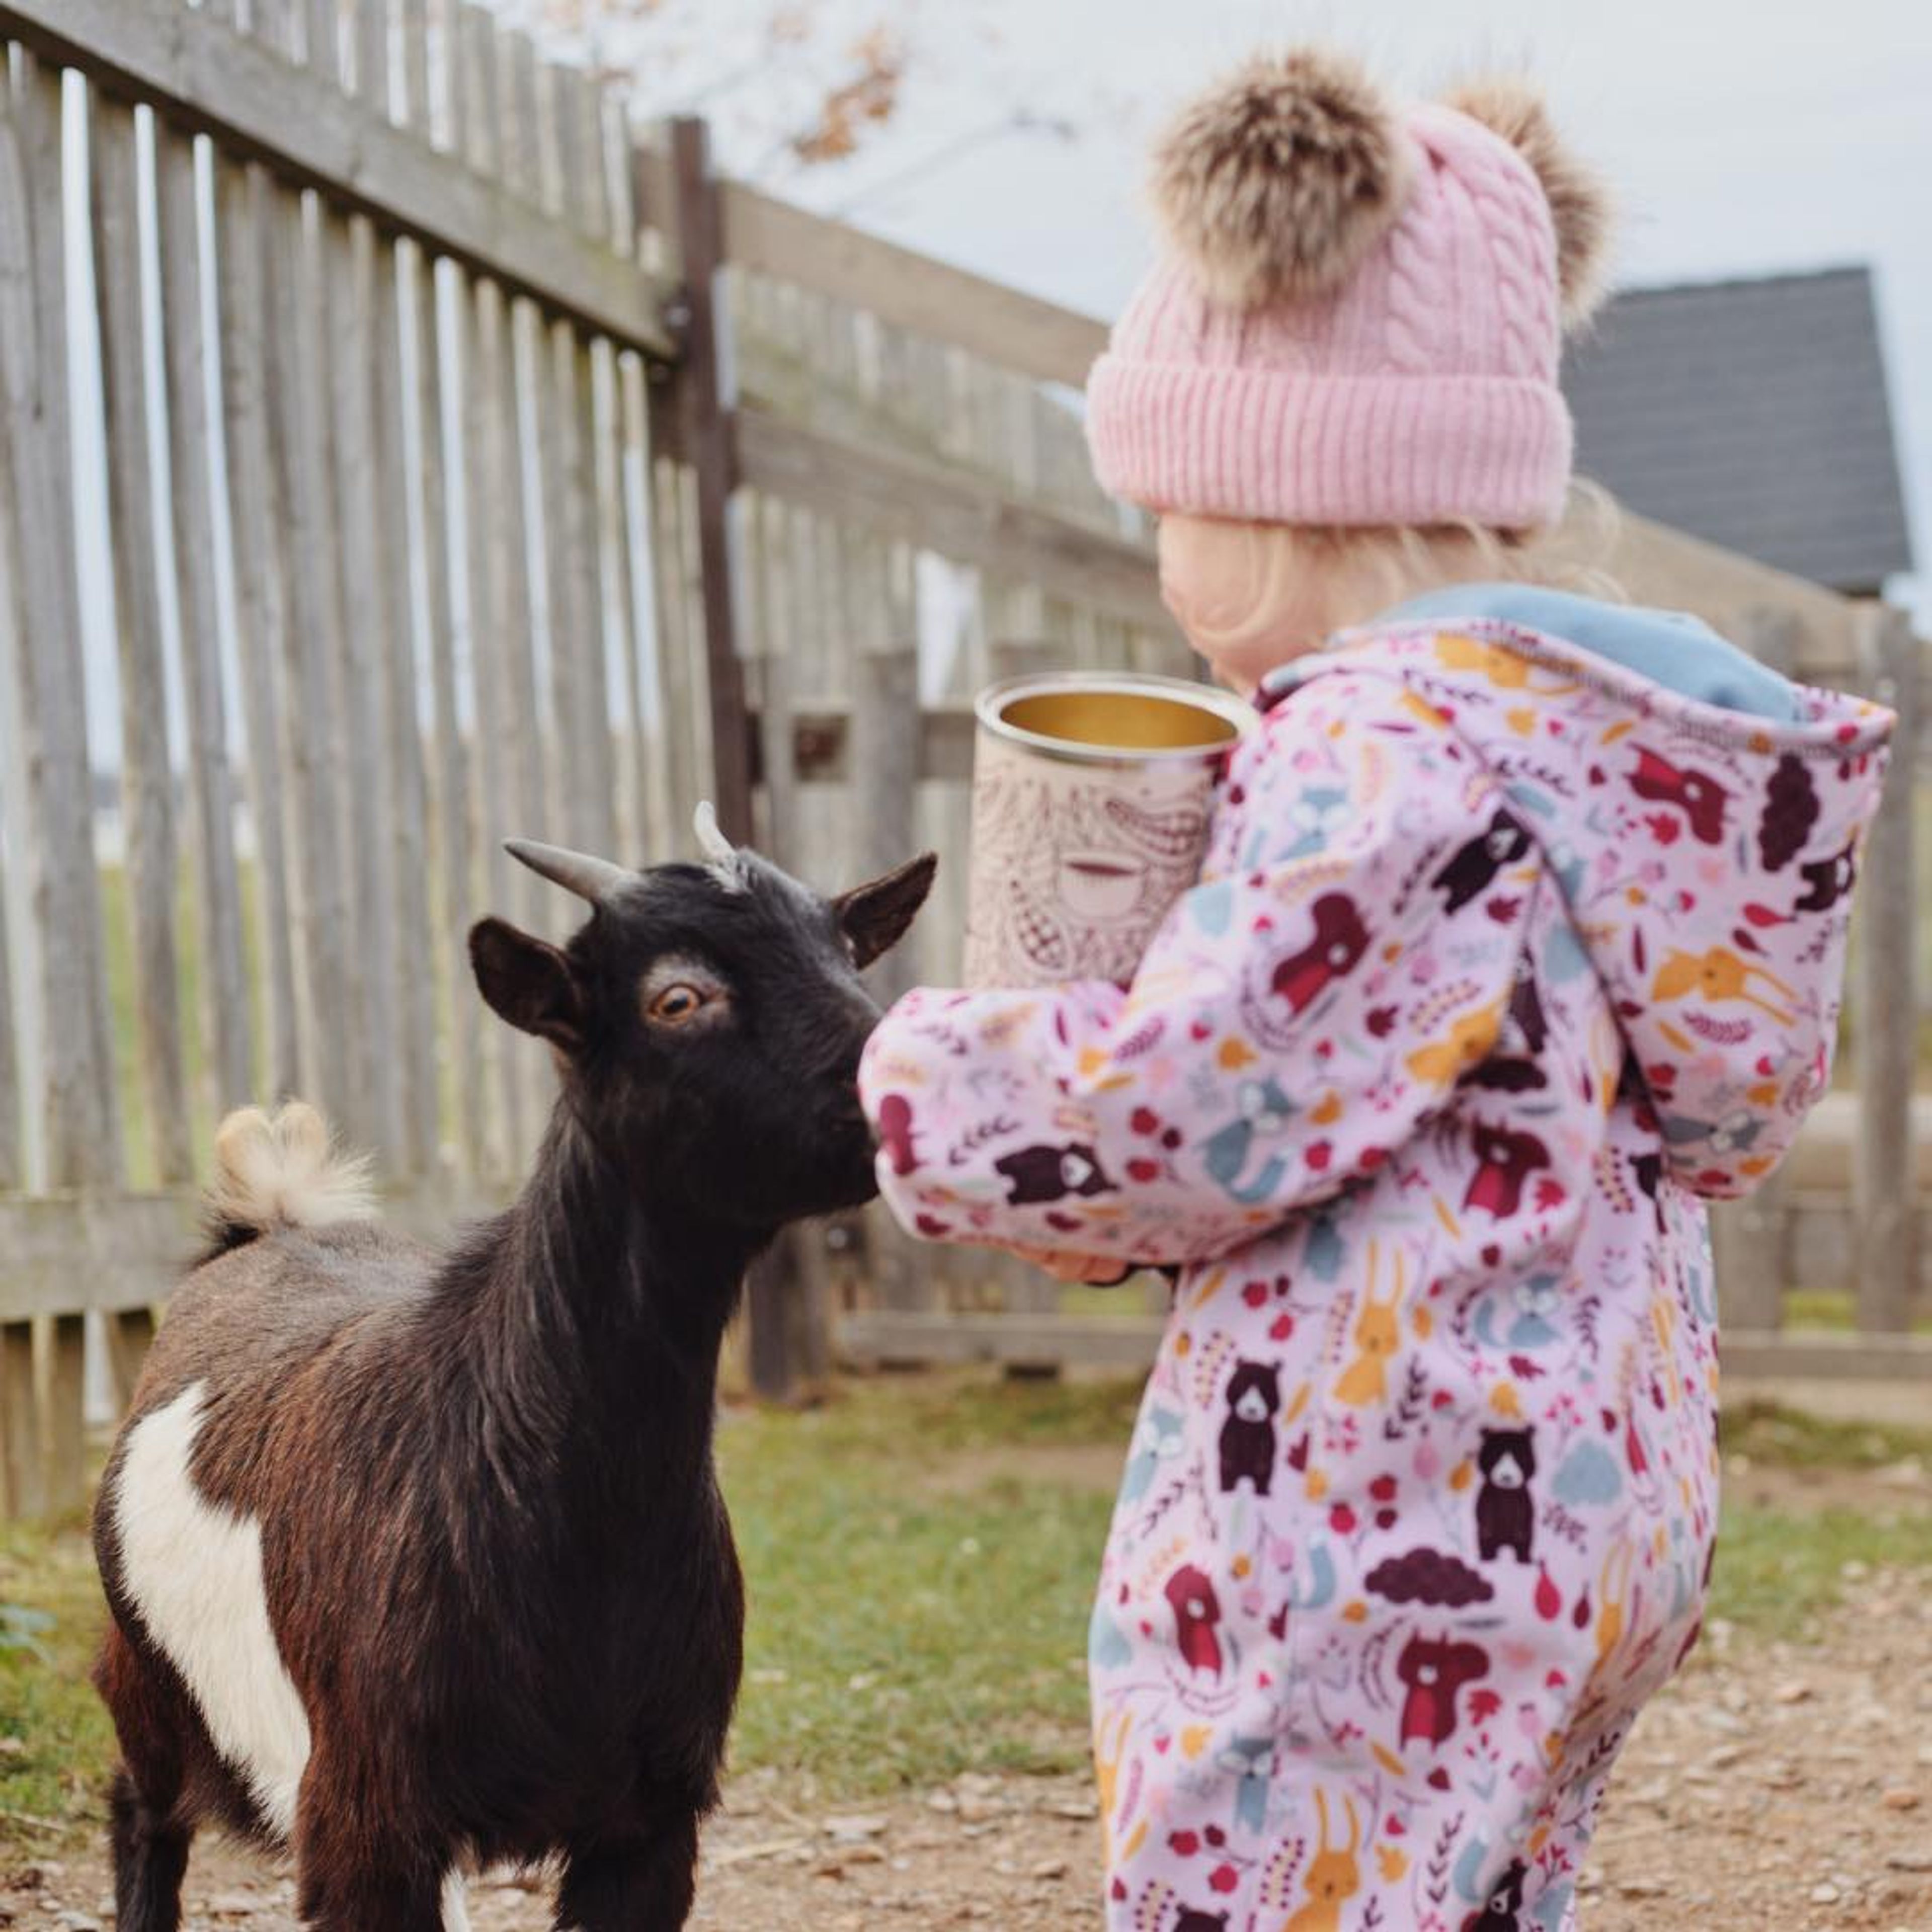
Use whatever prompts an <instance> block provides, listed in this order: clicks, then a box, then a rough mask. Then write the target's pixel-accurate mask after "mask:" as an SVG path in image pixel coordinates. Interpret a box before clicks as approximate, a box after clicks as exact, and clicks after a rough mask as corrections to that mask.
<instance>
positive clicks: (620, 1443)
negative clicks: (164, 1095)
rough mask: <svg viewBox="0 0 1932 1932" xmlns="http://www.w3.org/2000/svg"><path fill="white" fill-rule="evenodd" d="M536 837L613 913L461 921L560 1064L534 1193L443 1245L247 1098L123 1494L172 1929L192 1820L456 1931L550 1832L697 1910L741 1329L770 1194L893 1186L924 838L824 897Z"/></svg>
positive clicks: (100, 1546)
mask: <svg viewBox="0 0 1932 1932" xmlns="http://www.w3.org/2000/svg"><path fill="white" fill-rule="evenodd" d="M713 841H715V828H714V829H713ZM510 849H511V850H512V851H513V852H514V853H515V854H516V855H517V857H519V858H520V859H523V862H525V863H526V864H528V865H532V866H533V867H534V868H535V869H536V870H537V871H540V872H541V873H543V874H544V875H545V876H546V877H549V878H551V879H553V880H556V881H557V882H558V883H560V884H562V885H565V886H569V887H570V888H571V889H572V890H574V891H575V892H579V893H580V894H581V895H583V896H584V897H585V898H588V899H589V900H590V901H592V904H593V905H594V906H595V913H594V914H593V916H592V918H591V919H590V921H589V923H588V924H587V925H586V926H584V927H583V929H581V930H580V931H579V932H577V935H576V936H575V937H574V938H573V939H572V940H571V942H570V944H569V945H568V947H565V948H563V949H562V950H559V949H558V948H556V947H552V946H549V945H547V944H544V942H542V941H540V940H538V939H535V938H531V937H529V935H526V934H524V933H522V932H517V930H516V929H514V928H513V927H511V926H506V925H505V924H503V923H502V922H501V921H500V920H497V919H485V920H484V921H483V922H481V924H479V925H478V926H477V927H476V928H475V930H474V931H473V932H472V933H471V935H470V936H469V947H470V954H471V958H472V962H473V964H474V966H475V974H476V980H477V983H478V986H480V988H481V991H482V993H483V996H484V998H485V999H486V1000H487V1001H488V1002H489V1003H490V1005H491V1006H492V1007H493V1008H494V1009H495V1010H496V1012H497V1013H499V1014H500V1015H501V1016H502V1017H503V1018H504V1019H506V1020H508V1022H510V1024H511V1025H513V1026H517V1027H520V1028H523V1030H524V1031H526V1032H529V1033H532V1034H538V1035H540V1036H541V1037H542V1038H544V1039H545V1040H548V1041H549V1042H550V1043H551V1044H552V1045H553V1047H554V1049H555V1050H556V1058H557V1061H558V1064H559V1068H560V1070H561V1075H562V1094H561V1097H560V1098H559V1100H558V1103H557V1105H556V1111H555V1113H554V1115H553V1118H552V1119H551V1121H550V1129H549V1132H548V1134H547V1138H546V1139H545V1141H544V1146H543V1149H542V1151H541V1154H540V1155H539V1157H538V1160H537V1163H536V1169H535V1173H534V1174H533V1175H532V1177H531V1178H530V1181H529V1184H528V1186H527V1187H525V1188H524V1190H523V1193H522V1195H521V1196H520V1198H519V1199H518V1200H517V1203H516V1205H514V1207H513V1208H511V1209H510V1210H509V1211H508V1212H507V1213H505V1214H502V1215H501V1216H499V1217H498V1218H497V1219H496V1220H493V1221H491V1222H490V1223H487V1225H485V1226H483V1227H481V1229H478V1230H477V1231H476V1232H475V1233H473V1234H472V1235H470V1237H469V1238H468V1239H467V1240H466V1241H464V1242H463V1244H462V1245H461V1246H460V1247H458V1248H457V1249H456V1250H455V1252H454V1253H451V1254H450V1255H449V1256H447V1257H443V1256H439V1255H437V1254H436V1253H432V1252H431V1251H429V1250H425V1249H424V1248H422V1247H419V1246H418V1245H416V1244H414V1243H413V1242H411V1241H407V1240H406V1239H404V1238H402V1237H401V1236H399V1235H395V1234H392V1233H391V1232H387V1231H386V1230H385V1229H383V1228H382V1227H380V1226H378V1225H377V1224H376V1223H375V1222H374V1220H372V1219H371V1208H370V1206H369V1203H368V1196H367V1194H366V1193H365V1192H364V1191H363V1190H362V1189H361V1187H360V1185H359V1180H360V1177H359V1173H358V1172H357V1171H356V1168H355V1166H354V1164H353V1163H344V1162H342V1161H341V1160H338V1159H336V1158H335V1157H332V1156H331V1154H330V1153H329V1136H328V1131H327V1130H326V1127H324V1125H323V1122H322V1121H321V1119H320V1116H319V1115H317V1114H316V1113H315V1112H314V1110H313V1109H310V1108H308V1107H305V1106H301V1105H299V1104H297V1105H292V1106H288V1107H285V1108H284V1109H283V1110H282V1112H281V1115H280V1117H279V1118H278V1119H277V1120H276V1121H274V1122H271V1121H269V1120H268V1119H267V1118H266V1117H264V1116H263V1115H262V1114H260V1113H259V1112H255V1111H254V1110H253V1109H250V1110H248V1111H245V1112H242V1113H239V1114H236V1115H231V1116H230V1117H229V1119H228V1121H226V1123H225V1124H223V1128H222V1130H221V1134H220V1140H219V1142H218V1154H219V1166H220V1179H219V1181H218V1182H217V1186H216V1187H215V1188H214V1190H213V1192H212V1193H211V1196H210V1199H209V1214H210V1220H211V1250H210V1252H209V1253H208V1254H207V1255H206V1256H205V1257H204V1259H202V1262H200V1263H199V1265H197V1266H196V1268H194V1269H193V1271H192V1272H191V1273H190V1274H189V1275H188V1277H187V1279H186V1280H185V1281H184V1283H182V1284H181V1288H180V1289H179V1291H178V1293H177V1294H176V1295H175V1298H174V1301H173V1304H172V1307H170V1309H169V1314H168V1319H167V1320H166V1322H165V1323H164V1324H163V1327H162V1329H161V1331H160V1335H159V1337H157V1340H156V1342H155V1344H154V1349H153V1351H152V1352H151V1355H150V1357H149V1359H148V1364H147V1366H146V1368H145V1372H144V1373H143V1374H142V1378H141V1381H140V1384H139V1388H138V1389H137V1390H136V1394H135V1397H134V1401H133V1409H132V1411H131V1412H130V1416H129V1418H128V1420H127V1423H126V1424H125V1425H124V1427H123V1429H122V1431H121V1436H120V1439H119V1440H118V1442H117V1443H116V1445H115V1450H114V1454H113V1458H112V1460H110V1463H109V1465H108V1468H107V1475H106V1477H105V1478H104V1482H103V1484H102V1487H101V1496H100V1500H99V1502H98V1505H97V1508H96V1511H95V1549H96V1552H97V1554H98V1558H99V1561H100V1565H101V1578H102V1580H103V1582H104V1584H105V1586H106V1588H107V1598H108V1602H109V1604H110V1607H111V1608H112V1610H113V1624H112V1625H111V1626H110V1629H109V1631H108V1634H107V1639H106V1641H105V1643H104V1646H103V1648H102V1651H101V1658H100V1661H99V1664H98V1666H97V1668H96V1671H95V1682H96V1683H97V1685H98V1687H99V1688H100V1691H101V1696H102V1697H103V1698H104V1700H106V1702H107V1706H108V1708H109V1709H110V1712H112V1713H113V1718H114V1723H115V1729H116V1730H117V1731H118V1733H119V1736H120V1741H121V1753H122V1757H123V1759H124V1765H123V1767H122V1769H121V1770H120V1771H119V1772H118V1774H117V1775H116V1778H115V1785H114V1792H113V1844H114V1857H115V1894H116V1898H117V1901H118V1911H119V1921H118V1922H119V1924H120V1927H121V1932H174V1928H175V1927H177V1926H178V1924H179V1921H180V1888H181V1878H182V1874H183V1872H184V1868H185V1867H186V1864H187V1854H188V1846H189V1843H190V1839H191V1838H192V1837H193V1833H194V1832H195V1830H196V1828H197V1826H199V1825H200V1824H201V1823H203V1822H204V1821H214V1822H217V1823H220V1824H223V1825H225V1826H227V1827H229V1829H232V1830H234V1831H236V1832H241V1833H242V1834H244V1835H248V1836H249V1837H251V1838H255V1839H257V1840H258V1841H262V1842H264V1843H269V1844H272V1845H281V1844H287V1845H289V1846H292V1847H293V1851H294V1853H295V1857H296V1864H297V1870H298V1879H299V1904H300V1910H301V1912H302V1917H303V1918H304V1920H305V1922H307V1923H308V1924H311V1925H313V1926H315V1927H320V1928H326V1932H437V1928H439V1927H460V1926H463V1925H464V1924H466V1917H465V1914H464V1911H463V1893H462V1882H461V1876H460V1874H461V1873H463V1872H464V1871H465V1870H474V1869H476V1868H478V1867H482V1866H484V1865H488V1864H496V1863H499V1862H502V1861H514V1862H517V1863H520V1864H534V1863H536V1862H538V1861H544V1860H549V1859H556V1860H557V1861H560V1867H561V1878H560V1881H559V1885H558V1891H557V1918H556V1922H557V1924H558V1925H559V1927H563V1926H568V1927H582V1928H583V1932H616V1928H619V1927H622V1928H625V1932H641V1928H650V1932H658V1928H670V1927H678V1926H681V1925H682V1924H683V1923H684V1922H685V1918H686V1916H687V1915H688V1912H689V1910H690V1908H691V1896H692V1885H693V1871H694V1864H695V1861H696V1855H697V1829H698V1824H699V1821H700V1820H701V1819H702V1818H703V1816H704V1815H705V1814H706V1812H707V1811H709V1809H710V1808H711V1807H712V1805H714V1804H715V1802H716V1799H717V1796H718V1773H719V1769H720V1766H721V1760H722V1757H723V1753H724V1739H725V1733H726V1729H727V1725H728V1723H729V1721H730V1713H731V1708H732V1705H733V1700H734V1699H735V1697H736V1692H737V1688H738V1679H739V1662H740V1647H741V1638H742V1629H743V1623H744V1599H743V1592H742V1586H741V1583H740V1580H739V1570H738V1561H737V1556H736V1551H735V1550H734V1548H733V1544H732V1540H731V1530H730V1523H729V1521H728V1520H727V1517H726V1514H725V1511H724V1503H723V1502H722V1500H721V1498H720V1496H719V1494H718V1485H717V1481H716V1478H715V1474H714V1472H713V1467H712V1419H713V1409H714V1404H715V1386H716V1379H717V1366H718V1347H719V1343H720V1341H721V1338H722V1336H723V1334H724V1327H725V1324H726V1322H727V1319H728V1317H729V1316H730V1313H731V1310H732V1308H733V1304H734V1302H735V1301H736V1295H737V1291H738V1284H739V1281H740V1280H741V1278H742V1276H743V1274H744V1272H745V1268H746V1265H747V1264H748V1262H750V1260H751V1258H752V1256H754V1254H755V1253H757V1251H758V1250H760V1248H762V1247H763V1246H765V1245H766V1243H768V1242H769V1241H770V1240H771V1239H772V1237H773V1235H775V1233H776V1232H777V1231H778V1229H779V1228H781V1226H783V1225H784V1223H787V1222H789V1221H790V1220H794V1219H796V1218H797V1217H802V1216H805V1215H810V1214H822V1213H826V1212H829V1211H833V1210H835V1209H838V1208H845V1207H849V1206H852V1205H856V1204H857V1203H859V1202H862V1201H864V1200H865V1199H868V1198H869V1197H870V1196H871V1193H872V1192H873V1187H874V1181H873V1173H872V1168H873V1151H872V1147H871V1138H870V1136H869V1135H868V1132H867V1130H866V1127H865V1122H864V1120H863V1118H862V1115H861V1114H860V1112H859V1105H858V1101H857V1098H856V1091H855V1081H856V1073H857V1068H858V1064H859V1052H860V1049H861V1048H862V1046H863V1045H864V1043H865V1039H866V1037H867V1036H868V1034H869V1032H870V1031H871V1028H872V1026H873V1025H874V1022H875V1021H876V1019H877V1008H876V1007H874V1004H873V1003H872V1001H871V999H870V998H869V997H868V995H867V994H866V992H865V989H864V987H863V986H862V984H861V983H860V981H859V968H862V967H863V966H865V965H867V964H868V963H869V962H870V961H871V959H874V957H875V956H877V955H878V954H879V953H882V952H883V951H884V950H886V948H887V947H889V946H891V945H892V944H894V943H895V941H897V940H898V938H899V937H900V936H901V934H903V932H904V931H905V929H906V928H907V926H908V925H909V924H910V922H911V920H912V919H913V916H914V914H915V913H916V912H917V910H918V909H919V904H921V902H922V901H923V899H924V898H925V897H926V892H927V891H928V889H929V887H930V886H931V884H932V875H933V870H934V862H933V861H932V859H931V858H930V857H926V858H924V859H918V860H916V861H914V862H913V863H912V864H910V865H907V866H905V867H904V868H901V870H900V871H897V872H895V873H893V874H891V875H889V877H886V878H884V879H882V880H878V881H877V882H876V883H874V884H872V885H870V886H863V887H862V888H860V889H859V890H858V891H856V892H851V893H848V894H847V895H846V896H845V897H844V898H841V899H838V900H835V901H826V900H824V899H822V898H819V897H818V896H817V895H815V894H814V893H812V892H809V891H808V890H807V889H805V887H803V886H800V885H799V884H797V883H795V882H794V881H793V880H791V879H790V878H788V877H786V876H785V875H784V874H783V873H782V872H780V871H778V870H777V869H776V868H774V867H772V866H771V865H768V864H766V862H764V861H763V860H762V859H758V858H757V857H756V856H754V855H752V854H750V853H732V852H730V850H729V848H728V847H719V846H718V845H717V844H715V842H712V856H713V859H714V861H715V862H714V863H713V864H712V865H709V866H705V867H699V866H686V865H664V866H661V867H659V868H656V869H655V870H654V871H649V872H646V873H635V872H631V871H625V870H623V869H622V868H619V867H617V866H615V865H610V864H607V863H606V862H604V861H602V860H599V859H585V858H583V857H581V856H578V855H576V854H572V853H561V852H558V851H556V850H553V849H552V848H550V847H546V846H529V845H521V844H512V845H511V848H510Z"/></svg>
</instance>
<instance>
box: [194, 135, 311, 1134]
mask: <svg viewBox="0 0 1932 1932" xmlns="http://www.w3.org/2000/svg"><path fill="white" fill-rule="evenodd" d="M214 196H215V232H216V249H215V254H216V261H217V269H218V272H219V277H220V281H219V296H218V301H219V308H218V311H217V312H218V314H219V316H220V328H221V335H222V345H221V391H222V408H223V434H224V437H225V438H226V446H227V451H228V485H229V490H228V495H229V502H228V514H229V527H230V529H231V530H232V531H233V538H234V554H235V601H236V624H237V626H238V628H239V633H240V634H239V638H238V640H237V644H236V655H237V658H238V659H239V663H240V666H241V671H242V705H243V714H244V716H245V719H246V728H247V733H248V807H249V812H250V815H251V817H252V818H253V820H254V827H255V859H256V876H257V892H256V909H257V919H256V931H257V953H258V956H259V959H260V962H261V971H262V984H261V986H260V993H261V996H262V999H263V1004H264V1006H265V1007H266V1019H267V1027H266V1045H267V1052H268V1063H267V1065H266V1067H264V1069H263V1088H264V1091H265V1092H266V1094H268V1095H269V1097H282V1096H286V1095H290V1094H293V1093H294V1092H295V1091H296V1087H297V1085H298V1084H299V1081H300V1079H301V1069H300V1064H299V1055H298V1038H299V1033H298V1029H299V1024H300V1022H299V1009H298V1007H297V1004H296V974H295V944H294V938H295V935H294V918H293V901H292V899H291V897H290V890H289V875H288V843H287V841H288V831H287V824H286V822H285V817H284V813H285V811H286V809H287V804H286V799H287V788H286V787H285V785H284V773H283V766H282V750H281V733H280V729H279V726H278V718H279V716H280V715H281V710H282V697H283V688H282V682H281V669H282V667H283V666H284V665H285V664H287V661H288V652H289V642H288V592H287V584H286V583H285V582H284V578H283V573H282V558H281V548H280V542H279V537H278V532H280V531H281V529H282V527H283V522H284V518H283V511H282V499H281V493H280V491H279V490H278V484H277V478H276V476H275V466H274V464H273V463H272V461H271V460H270V458H269V395H268V368H267V363H266V358H265V354H264V350H263V337H264V334H265V332H266V328H267V326H268V322H269V310H268V291H267V288H266V284H265V281H264V273H263V272H264V269H265V266H266V264H265V261H264V248H265V242H266V232H267V223H268V222H269V220H270V219H271V218H272V196H273V190H272V187H271V186H270V184H269V176H268V174H267V172H266V171H265V170H264V169H261V168H260V167H257V166H249V167H247V168H242V167H238V166H233V165H232V164H230V163H226V162H224V161H223V160H220V158H219V157H217V160H216V163H215V179H214Z"/></svg>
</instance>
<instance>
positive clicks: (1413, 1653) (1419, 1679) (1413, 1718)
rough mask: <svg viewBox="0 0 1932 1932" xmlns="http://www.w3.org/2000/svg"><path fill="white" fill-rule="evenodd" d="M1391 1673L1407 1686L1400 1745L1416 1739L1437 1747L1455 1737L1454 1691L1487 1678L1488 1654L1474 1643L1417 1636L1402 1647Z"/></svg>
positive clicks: (1488, 1667) (1488, 1672)
mask: <svg viewBox="0 0 1932 1932" xmlns="http://www.w3.org/2000/svg"><path fill="white" fill-rule="evenodd" d="M1395 1674H1396V1675H1397V1676H1398V1677H1400V1679H1402V1681H1403V1683H1404V1684H1405V1685H1407V1686H1408V1687H1409V1697H1408V1699H1407V1700H1406V1702H1405V1703H1404V1704H1403V1707H1402V1737H1401V1742H1403V1744H1405V1745H1406V1744H1409V1743H1412V1742H1414V1741H1415V1739H1418V1738H1420V1739H1426V1740H1427V1742H1429V1743H1430V1744H1432V1745H1437V1746H1441V1745H1446V1744H1447V1743H1448V1742H1449V1740H1450V1739H1451V1737H1453V1736H1454V1735H1455V1731H1456V1719H1457V1712H1456V1697H1457V1692H1459V1691H1461V1690H1462V1689H1463V1687H1464V1686H1465V1685H1469V1684H1473V1683H1475V1682H1476V1681H1477V1679H1479V1678H1483V1677H1487V1676H1488V1675H1489V1674H1490V1654H1489V1652H1487V1651H1486V1650H1485V1649H1484V1648H1483V1647H1482V1646H1481V1644H1478V1643H1454V1642H1452V1641H1451V1640H1450V1639H1449V1638H1448V1637H1421V1636H1420V1635H1418V1636H1415V1637H1411V1638H1410V1639H1409V1642H1408V1643H1406V1645H1404V1646H1403V1653H1402V1655H1401V1656H1400V1658H1398V1659H1397V1661H1396V1667H1395Z"/></svg>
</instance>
